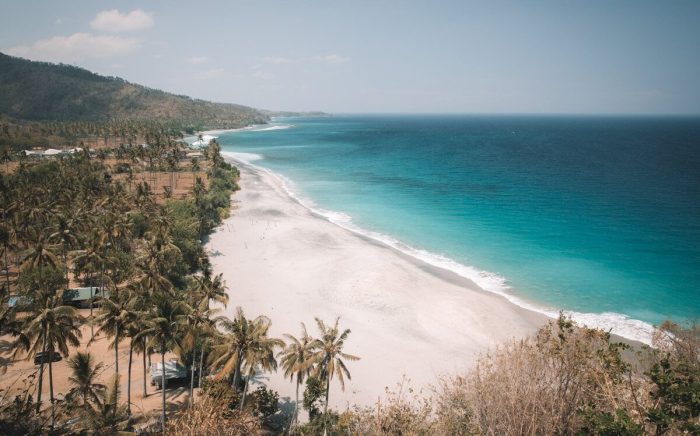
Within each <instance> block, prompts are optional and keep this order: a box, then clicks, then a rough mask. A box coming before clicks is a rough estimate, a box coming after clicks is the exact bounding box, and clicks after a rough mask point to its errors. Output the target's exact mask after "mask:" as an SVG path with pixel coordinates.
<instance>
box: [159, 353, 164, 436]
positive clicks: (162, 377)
mask: <svg viewBox="0 0 700 436" xmlns="http://www.w3.org/2000/svg"><path fill="white" fill-rule="evenodd" d="M160 363H161V365H163V371H162V372H161V387H160V388H161V390H162V391H163V392H162V393H163V417H162V419H163V434H165V347H163V351H161V353H160Z"/></svg>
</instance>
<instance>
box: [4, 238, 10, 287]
mask: <svg viewBox="0 0 700 436" xmlns="http://www.w3.org/2000/svg"><path fill="white" fill-rule="evenodd" d="M5 282H7V294H8V295H9V294H10V264H9V263H7V245H5Z"/></svg>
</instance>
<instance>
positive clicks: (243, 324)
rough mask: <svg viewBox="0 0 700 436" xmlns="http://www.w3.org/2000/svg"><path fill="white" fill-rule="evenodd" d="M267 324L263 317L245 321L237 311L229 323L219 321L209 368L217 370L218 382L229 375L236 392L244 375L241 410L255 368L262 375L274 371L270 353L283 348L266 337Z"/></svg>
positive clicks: (275, 362)
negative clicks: (217, 341) (260, 370)
mask: <svg viewBox="0 0 700 436" xmlns="http://www.w3.org/2000/svg"><path fill="white" fill-rule="evenodd" d="M271 324H272V321H270V319H269V318H267V317H265V316H258V317H257V318H255V319H253V320H249V319H247V318H246V317H245V314H244V313H243V310H242V309H241V308H240V307H238V308H237V309H236V317H235V318H234V320H233V321H231V320H229V319H227V318H221V319H220V320H219V326H220V328H221V330H223V334H222V335H221V336H220V342H219V343H218V344H216V345H214V347H213V349H212V351H211V353H210V356H209V361H210V367H211V368H212V369H214V370H218V374H217V375H216V377H217V378H219V379H221V378H224V377H231V375H233V386H234V387H235V388H236V389H238V388H239V386H240V380H241V376H242V375H243V373H244V372H245V374H246V375H247V377H246V381H245V385H244V388H243V399H242V401H241V407H242V406H243V403H244V402H245V395H246V391H247V389H248V383H249V381H250V378H251V376H252V375H253V374H254V373H255V369H256V367H258V366H260V367H261V369H262V370H263V371H271V370H274V369H276V368H277V360H276V359H275V354H274V350H275V348H277V347H280V348H281V347H283V346H284V342H283V341H282V340H280V339H275V338H271V337H269V336H268V331H269V330H270V325H271Z"/></svg>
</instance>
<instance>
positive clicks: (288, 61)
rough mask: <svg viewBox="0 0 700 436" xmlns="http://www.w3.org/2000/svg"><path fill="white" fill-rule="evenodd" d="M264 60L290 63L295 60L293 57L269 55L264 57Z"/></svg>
mask: <svg viewBox="0 0 700 436" xmlns="http://www.w3.org/2000/svg"><path fill="white" fill-rule="evenodd" d="M262 61H263V62H266V63H268V64H290V63H292V62H294V61H293V60H292V59H289V58H285V57H283V56H267V57H264V58H262Z"/></svg>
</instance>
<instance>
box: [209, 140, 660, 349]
mask: <svg viewBox="0 0 700 436" xmlns="http://www.w3.org/2000/svg"><path fill="white" fill-rule="evenodd" d="M222 154H224V155H227V156H230V157H232V158H233V159H236V160H238V161H241V162H243V163H245V164H248V165H249V166H251V167H253V168H255V169H256V170H258V171H263V172H265V173H267V174H269V175H271V176H272V177H273V178H275V179H277V180H279V181H280V185H281V186H282V187H283V188H284V190H285V191H286V193H287V194H288V195H289V196H290V197H291V198H292V199H293V200H295V201H296V202H297V203H299V204H301V205H302V206H304V207H305V208H307V209H308V210H309V211H311V212H312V213H313V214H314V215H316V216H319V217H322V218H323V219H326V220H328V221H330V222H331V223H333V224H335V225H337V226H340V227H342V228H344V229H347V230H349V231H351V232H354V233H357V234H359V235H362V236H364V237H367V238H371V239H373V240H375V241H378V242H381V243H382V244H385V245H387V246H389V247H391V248H394V249H396V250H398V251H400V252H402V253H404V254H407V255H409V256H411V257H414V258H416V259H418V260H420V261H422V262H425V263H427V264H429V265H432V266H435V267H438V268H442V269H444V270H447V271H451V272H453V273H455V274H457V275H459V276H461V277H464V278H466V279H469V280H471V281H472V282H474V283H475V284H476V285H477V286H478V287H480V288H481V289H483V290H485V291H488V292H492V293H495V294H498V295H501V296H503V297H504V298H506V299H507V300H508V301H510V302H511V303H513V304H515V305H517V306H519V307H522V308H524V309H527V310H531V311H533V312H537V313H540V314H543V315H545V316H547V317H549V318H555V319H556V318H557V317H558V316H559V313H560V312H563V313H564V315H566V316H569V317H571V319H573V320H574V321H576V323H578V324H579V325H583V326H586V327H590V328H598V329H602V330H605V331H610V332H612V333H614V334H616V335H619V336H622V337H624V338H627V339H631V340H633V341H638V342H641V343H644V344H647V345H651V339H652V335H653V333H654V331H655V329H654V326H653V325H651V324H649V323H647V322H644V321H640V320H637V319H633V318H630V317H629V316H627V315H624V314H621V313H615V312H604V313H582V312H575V311H566V310H563V311H560V310H558V309H555V308H545V307H542V306H539V305H536V304H534V303H531V302H529V301H527V300H524V299H522V298H520V297H518V296H516V295H514V294H513V293H512V288H511V287H510V286H509V285H508V282H507V280H506V278H505V277H502V276H500V275H498V274H496V273H492V272H489V271H484V270H480V269H478V268H476V267H473V266H469V265H463V264H461V263H459V262H457V261H455V260H453V259H450V258H449V257H446V256H444V255H441V254H438V253H432V252H430V251H427V250H422V249H419V248H415V247H412V246H410V245H408V244H405V243H403V242H401V241H399V240H397V239H395V238H393V237H391V236H389V235H386V234H383V233H378V232H374V231H370V230H366V229H363V228H361V227H359V226H357V225H356V224H355V223H354V222H353V220H352V217H351V216H350V215H348V214H346V213H343V212H338V211H331V210H325V209H321V208H319V207H318V206H317V205H316V204H315V203H314V202H313V201H312V200H310V199H308V198H304V197H301V196H299V195H297V194H296V192H295V190H294V188H293V186H294V184H293V182H292V181H291V180H289V179H288V178H286V177H284V176H283V175H281V174H279V173H275V172H273V171H271V170H268V169H267V168H263V167H260V166H258V165H254V164H252V163H251V162H252V161H255V160H260V159H263V156H260V155H257V154H253V153H234V152H222Z"/></svg>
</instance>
